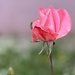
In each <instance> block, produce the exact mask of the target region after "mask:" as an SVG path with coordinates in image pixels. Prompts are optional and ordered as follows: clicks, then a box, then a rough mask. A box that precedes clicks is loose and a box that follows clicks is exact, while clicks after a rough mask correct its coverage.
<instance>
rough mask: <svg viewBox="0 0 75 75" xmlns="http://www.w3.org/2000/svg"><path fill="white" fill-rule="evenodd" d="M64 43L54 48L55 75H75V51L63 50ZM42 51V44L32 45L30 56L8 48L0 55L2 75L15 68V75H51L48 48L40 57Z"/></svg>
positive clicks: (61, 41)
mask: <svg viewBox="0 0 75 75" xmlns="http://www.w3.org/2000/svg"><path fill="white" fill-rule="evenodd" d="M64 41H65V40H59V41H58V42H56V45H55V46H54V47H53V52H52V53H53V67H54V75H75V51H74V50H72V51H68V50H67V48H62V47H64V46H63V45H64V44H65V43H64ZM62 43H63V44H62ZM65 45H66V44H65ZM40 49H41V43H38V46H37V44H36V45H35V46H34V44H32V47H31V48H30V50H28V51H29V53H28V54H27V53H26V51H22V52H18V51H17V50H14V48H13V47H8V48H6V52H4V53H1V54H0V75H6V74H7V72H8V69H9V67H12V68H13V70H14V73H15V75H50V64H49V58H48V56H47V54H46V50H47V47H46V48H45V51H44V52H43V53H42V54H41V55H38V53H39V51H40ZM73 49H74V48H73ZM26 56H27V57H28V58H25V57H26Z"/></svg>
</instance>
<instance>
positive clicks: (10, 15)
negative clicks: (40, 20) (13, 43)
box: [0, 0, 75, 36]
mask: <svg viewBox="0 0 75 75" xmlns="http://www.w3.org/2000/svg"><path fill="white" fill-rule="evenodd" d="M51 5H52V6H53V7H54V8H57V9H58V8H64V9H66V10H67V11H68V12H69V14H70V16H71V18H72V22H73V27H72V28H73V29H72V31H75V30H74V28H75V26H74V24H75V21H74V20H75V16H74V15H75V8H74V7H75V0H0V34H2V35H5V34H6V35H7V34H19V35H25V36H27V35H30V34H31V31H30V22H31V21H33V20H34V19H36V17H37V16H38V9H39V7H40V6H42V7H45V8H47V7H49V6H51Z"/></svg>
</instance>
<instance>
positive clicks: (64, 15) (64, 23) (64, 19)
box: [57, 9, 72, 39]
mask: <svg viewBox="0 0 75 75" xmlns="http://www.w3.org/2000/svg"><path fill="white" fill-rule="evenodd" d="M58 13H59V17H60V30H59V33H58V34H59V35H58V37H57V39H58V38H61V37H63V36H65V35H66V34H67V33H68V32H69V31H70V30H71V26H72V23H71V19H70V16H69V14H68V12H67V11H66V10H64V9H59V10H58Z"/></svg>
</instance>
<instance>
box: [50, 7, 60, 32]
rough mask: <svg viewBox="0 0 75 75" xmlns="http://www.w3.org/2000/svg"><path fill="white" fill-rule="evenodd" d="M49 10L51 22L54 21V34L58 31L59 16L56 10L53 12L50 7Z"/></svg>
mask: <svg viewBox="0 0 75 75" xmlns="http://www.w3.org/2000/svg"><path fill="white" fill-rule="evenodd" d="M50 9H51V13H52V17H53V21H54V27H55V28H54V29H55V32H58V31H59V29H60V17H59V14H58V12H57V10H55V9H54V8H53V7H50Z"/></svg>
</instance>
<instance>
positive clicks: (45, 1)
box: [0, 0, 75, 75]
mask: <svg viewBox="0 0 75 75" xmlns="http://www.w3.org/2000/svg"><path fill="white" fill-rule="evenodd" d="M49 6H53V7H54V8H56V9H58V8H65V9H66V10H67V11H68V12H69V14H70V16H71V19H72V25H73V26H72V30H71V32H70V33H69V34H68V35H67V36H65V37H63V38H62V39H59V40H57V41H56V45H55V46H54V47H53V66H54V75H75V21H74V20H75V0H0V75H7V73H8V69H9V67H12V68H13V70H14V73H15V75H50V67H49V66H50V65H49V58H48V56H47V54H46V49H47V47H46V48H45V51H44V52H43V53H42V54H41V55H38V53H39V51H40V50H41V46H42V42H39V43H32V42H31V37H32V36H31V29H30V23H31V22H32V21H33V20H34V19H36V18H37V17H38V16H39V13H38V9H39V7H45V8H47V7H49Z"/></svg>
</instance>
